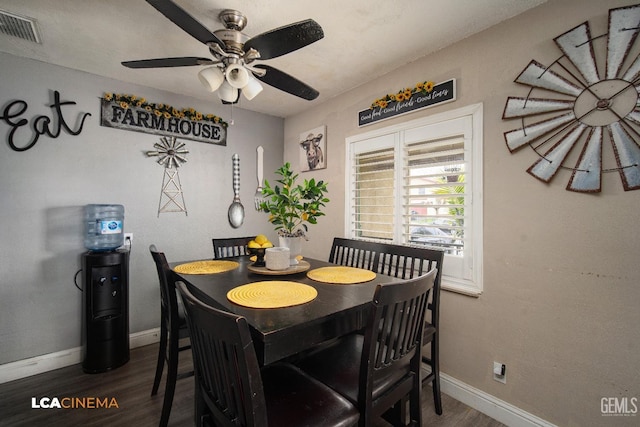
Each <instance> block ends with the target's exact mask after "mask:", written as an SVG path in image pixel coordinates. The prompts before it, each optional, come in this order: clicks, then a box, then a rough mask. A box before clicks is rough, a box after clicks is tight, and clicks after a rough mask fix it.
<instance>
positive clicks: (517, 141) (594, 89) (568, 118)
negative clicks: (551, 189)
mask: <svg viewBox="0 0 640 427" xmlns="http://www.w3.org/2000/svg"><path fill="white" fill-rule="evenodd" d="M639 29H640V5H634V6H627V7H621V8H616V9H610V10H609V25H608V32H607V33H606V34H603V35H600V36H596V37H592V36H591V31H590V28H589V22H584V23H582V24H580V25H578V26H577V27H575V28H573V29H571V30H569V31H567V32H566V33H564V34H562V35H560V36H558V37H556V38H555V39H554V41H555V43H556V45H557V46H558V48H559V49H560V50H561V51H562V53H563V55H562V56H561V57H560V58H558V59H556V60H555V61H554V62H553V63H552V64H551V65H550V66H549V67H546V66H544V65H543V64H541V63H539V62H537V61H535V60H532V61H531V62H530V63H529V65H527V67H526V68H525V69H524V70H523V71H522V73H521V74H520V75H519V76H518V77H517V78H516V80H515V81H516V83H520V84H523V85H525V86H529V88H530V89H529V93H528V94H527V96H526V97H525V98H522V97H509V98H508V99H507V102H506V105H505V108H504V113H503V115H502V118H503V120H508V119H519V120H520V121H521V127H520V128H519V129H514V130H511V131H508V132H505V134H504V137H505V141H506V143H507V147H508V148H509V150H510V151H511V152H512V153H513V152H515V151H517V150H519V149H520V148H522V147H524V146H527V145H528V146H529V147H530V148H531V149H532V150H533V151H534V152H535V153H536V154H537V156H538V157H539V158H538V159H537V160H536V161H535V162H534V163H533V164H532V165H531V167H530V168H529V169H528V170H527V172H528V173H530V174H531V175H533V176H534V177H536V178H538V179H539V180H541V181H543V182H547V183H548V182H550V181H551V180H552V179H553V177H554V176H556V174H557V172H558V171H559V170H560V169H568V170H571V171H572V173H571V177H570V179H569V183H568V184H567V190H569V191H575V192H583V193H597V192H600V191H601V189H602V174H603V173H606V172H618V173H619V175H620V179H621V180H622V186H623V187H624V190H625V191H630V190H637V189H640V146H639V145H638V141H640V97H639V96H638V92H639V90H640V88H639V86H638V85H640V46H637V45H636V43H635V42H636V38H637V35H638V31H639ZM552 67H553V68H554V69H553V70H552ZM554 70H555V71H554ZM601 76H604V77H601ZM534 90H535V91H542V92H544V93H545V94H549V93H551V94H552V95H553V99H552V98H551V95H547V96H549V97H535V96H533V93H534ZM525 119H529V121H533V122H532V123H525Z"/></svg>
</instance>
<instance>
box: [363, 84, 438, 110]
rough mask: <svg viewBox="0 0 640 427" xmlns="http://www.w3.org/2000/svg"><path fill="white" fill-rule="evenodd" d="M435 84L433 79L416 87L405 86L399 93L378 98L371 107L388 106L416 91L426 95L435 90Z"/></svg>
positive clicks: (409, 96)
mask: <svg viewBox="0 0 640 427" xmlns="http://www.w3.org/2000/svg"><path fill="white" fill-rule="evenodd" d="M434 86H435V83H433V82H432V81H425V82H418V83H416V85H415V86H414V87H408V88H404V89H401V90H399V91H398V93H390V94H388V95H385V96H384V97H382V98H379V99H376V100H375V101H373V102H372V103H371V107H369V108H370V109H374V108H378V107H380V108H386V107H387V106H388V105H389V103H391V102H402V101H406V100H408V99H410V98H411V97H412V96H413V95H414V94H416V93H421V94H423V95H426V94H427V93H430V92H431V91H432V90H433V87H434Z"/></svg>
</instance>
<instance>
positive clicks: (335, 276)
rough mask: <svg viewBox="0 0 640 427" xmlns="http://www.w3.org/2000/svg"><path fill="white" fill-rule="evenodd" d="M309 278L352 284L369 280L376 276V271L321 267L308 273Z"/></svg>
mask: <svg viewBox="0 0 640 427" xmlns="http://www.w3.org/2000/svg"><path fill="white" fill-rule="evenodd" d="M307 277H308V278H309V279H312V280H315V281H317V282H323V283H336V284H340V285H351V284H354V283H364V282H369V281H371V280H373V279H375V278H376V273H374V272H373V271H369V270H364V269H362V268H355V267H342V266H336V267H320V268H316V269H315V270H311V271H309V272H308V273H307Z"/></svg>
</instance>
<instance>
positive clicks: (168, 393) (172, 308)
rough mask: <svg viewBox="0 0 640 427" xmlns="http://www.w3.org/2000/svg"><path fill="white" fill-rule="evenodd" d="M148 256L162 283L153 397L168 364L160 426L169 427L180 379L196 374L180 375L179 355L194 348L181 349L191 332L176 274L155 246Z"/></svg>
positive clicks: (187, 346)
mask: <svg viewBox="0 0 640 427" xmlns="http://www.w3.org/2000/svg"><path fill="white" fill-rule="evenodd" d="M149 252H151V256H152V257H153V261H154V262H155V264H156V270H157V272H158V281H159V283H160V322H161V323H160V344H159V348H158V361H157V363H156V373H155V377H154V380H153V387H152V389H151V395H152V396H155V395H156V394H157V393H158V387H159V386H160V380H161V379H162V371H163V370H164V364H165V362H166V364H167V379H166V383H165V389H164V402H163V405H162V414H161V416H160V426H161V427H163V426H166V425H167V423H168V422H169V415H170V413H171V405H172V403H173V396H174V392H175V388H176V381H177V380H178V379H182V378H186V377H189V376H191V375H193V371H187V372H183V373H178V354H179V353H180V352H181V351H184V350H189V349H190V348H191V345H184V346H180V340H181V339H183V338H188V337H189V328H188V327H187V321H186V318H185V316H184V311H183V309H182V307H181V305H180V304H179V303H178V296H177V293H176V288H175V280H174V279H173V272H172V271H171V268H170V267H169V263H168V262H167V257H166V256H165V254H164V252H160V251H158V249H157V248H156V246H155V245H150V246H149Z"/></svg>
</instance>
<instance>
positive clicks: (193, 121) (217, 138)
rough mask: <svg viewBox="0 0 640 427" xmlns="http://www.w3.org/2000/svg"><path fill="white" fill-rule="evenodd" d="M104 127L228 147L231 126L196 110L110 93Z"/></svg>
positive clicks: (103, 102) (105, 100)
mask: <svg viewBox="0 0 640 427" xmlns="http://www.w3.org/2000/svg"><path fill="white" fill-rule="evenodd" d="M100 125H101V126H105V127H111V128H116V129H124V130H131V131H135V132H144V133H150V134H155V135H166V136H171V137H179V138H183V139H190V140H193V141H199V142H206V143H210V144H217V145H227V126H226V125H227V124H226V123H225V122H224V121H222V119H220V118H219V117H217V116H214V115H211V114H210V115H203V114H201V113H198V112H197V111H195V110H193V109H192V108H187V109H182V110H177V109H175V108H173V107H171V106H170V105H166V104H150V103H147V102H146V101H145V100H144V98H136V97H132V96H127V97H126V98H125V96H120V95H110V94H107V95H106V96H105V98H102V99H101V119H100Z"/></svg>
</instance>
